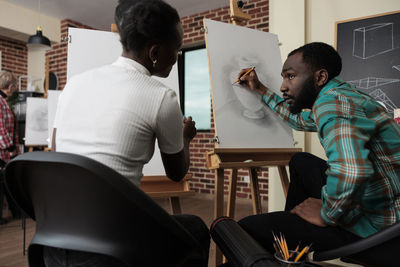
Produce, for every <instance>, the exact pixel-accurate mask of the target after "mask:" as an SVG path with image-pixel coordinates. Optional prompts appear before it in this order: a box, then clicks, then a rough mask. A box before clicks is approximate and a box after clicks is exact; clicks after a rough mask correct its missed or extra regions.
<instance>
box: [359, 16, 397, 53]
mask: <svg viewBox="0 0 400 267" xmlns="http://www.w3.org/2000/svg"><path fill="white" fill-rule="evenodd" d="M394 49H395V46H394V34H393V23H377V24H372V25H368V26H365V27H360V28H357V29H354V30H353V56H354V57H357V58H361V59H368V58H370V57H374V56H377V55H380V54H383V53H387V52H389V51H392V50H394Z"/></svg>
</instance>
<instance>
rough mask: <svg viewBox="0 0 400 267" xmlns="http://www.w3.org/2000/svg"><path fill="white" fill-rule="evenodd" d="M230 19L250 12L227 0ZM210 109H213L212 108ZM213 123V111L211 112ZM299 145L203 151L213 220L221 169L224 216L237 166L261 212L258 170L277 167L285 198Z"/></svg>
mask: <svg viewBox="0 0 400 267" xmlns="http://www.w3.org/2000/svg"><path fill="white" fill-rule="evenodd" d="M230 11H231V21H232V23H233V24H234V25H239V24H241V23H242V22H245V21H247V20H249V19H250V18H251V16H250V15H249V14H246V13H243V12H242V10H241V8H239V7H238V5H237V1H236V0H230ZM213 110H215V109H214V108H213ZM213 117H214V122H215V114H214V113H213ZM301 151H302V150H301V148H262V149H246V148H244V149H243V148H240V149H237V148H218V143H216V144H215V148H214V149H213V150H211V151H208V152H206V165H207V168H208V169H210V170H215V197H214V219H215V218H218V217H220V216H222V215H224V214H223V211H224V172H225V169H231V172H230V175H229V192H228V201H227V202H228V203H227V214H226V215H227V216H229V217H232V218H233V217H234V215H235V202H236V187H237V172H238V169H247V170H248V171H249V177H250V188H251V196H252V202H253V213H254V214H260V213H262V207H261V198H260V191H259V185H258V174H257V169H258V168H260V167H265V166H269V167H272V166H276V167H278V171H279V175H280V179H281V183H282V187H283V191H284V194H285V197H286V195H287V191H288V187H289V179H288V175H287V172H286V166H287V165H288V163H289V161H290V159H291V157H292V156H293V155H294V154H295V153H297V152H301ZM222 262H223V256H222V253H221V251H220V250H219V248H218V247H215V262H214V263H215V266H217V265H220V264H222Z"/></svg>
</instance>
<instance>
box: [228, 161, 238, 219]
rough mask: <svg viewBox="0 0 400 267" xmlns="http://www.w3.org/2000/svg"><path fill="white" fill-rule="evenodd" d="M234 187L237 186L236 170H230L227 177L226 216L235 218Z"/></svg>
mask: <svg viewBox="0 0 400 267" xmlns="http://www.w3.org/2000/svg"><path fill="white" fill-rule="evenodd" d="M236 185H237V169H232V172H231V174H230V176H229V191H228V203H227V204H228V207H227V216H228V217H231V218H234V217H235V206H236Z"/></svg>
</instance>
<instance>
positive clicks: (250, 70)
mask: <svg viewBox="0 0 400 267" xmlns="http://www.w3.org/2000/svg"><path fill="white" fill-rule="evenodd" d="M255 68H256V67H252V68H250V69H249V70H248V71H246V72H245V73H244V74H243V75H242V76H240V77H239V78H238V79H237V80H236V81H235V82H234V83H232V85H234V84H235V83H238V82H240V79H241V78H243V77H245V76H247V75H248V74H249V73H250V72H252V71H253V70H254V69H255Z"/></svg>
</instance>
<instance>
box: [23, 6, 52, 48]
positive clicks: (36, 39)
mask: <svg viewBox="0 0 400 267" xmlns="http://www.w3.org/2000/svg"><path fill="white" fill-rule="evenodd" d="M38 14H39V25H40V0H39V11H38ZM27 46H28V47H29V48H34V49H40V50H49V49H51V43H50V40H49V38H47V37H46V36H44V35H43V33H42V27H40V26H37V28H36V34H35V35H31V36H30V37H29V39H28V43H27Z"/></svg>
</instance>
